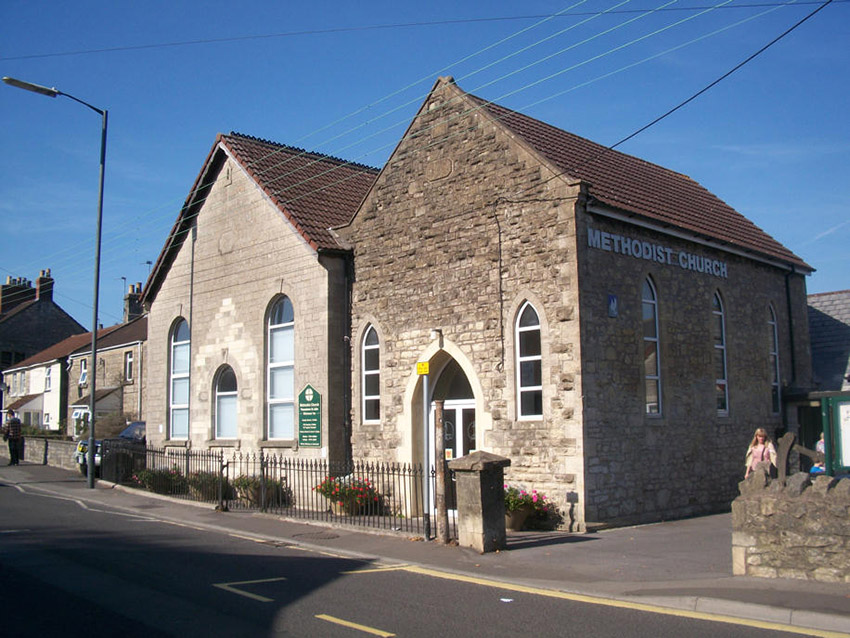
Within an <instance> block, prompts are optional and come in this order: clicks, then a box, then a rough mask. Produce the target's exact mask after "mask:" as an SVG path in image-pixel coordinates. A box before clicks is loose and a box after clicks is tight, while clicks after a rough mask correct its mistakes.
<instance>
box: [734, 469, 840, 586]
mask: <svg viewBox="0 0 850 638" xmlns="http://www.w3.org/2000/svg"><path fill="white" fill-rule="evenodd" d="M739 488H740V491H741V495H740V496H739V497H738V498H736V499H735V501H734V502H733V503H732V573H733V574H734V575H736V576H757V577H761V578H794V579H798V580H816V581H821V582H828V583H850V478H842V479H836V478H832V477H829V476H818V477H816V478H815V479H814V482H812V480H811V479H810V477H809V475H808V474H806V473H802V472H801V473H797V474H793V475H791V476H790V477H788V479H787V480H786V484H785V486H784V487H783V486H782V484H781V483H780V482H779V481H777V480H771V479H769V478H768V476H767V474H766V473H765V472H764V471H757V472H754V473H753V474H751V475H750V478H749V479H747V480H746V481H743V482H742V483H741V484H740V486H739Z"/></svg>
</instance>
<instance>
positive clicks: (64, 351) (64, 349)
mask: <svg viewBox="0 0 850 638" xmlns="http://www.w3.org/2000/svg"><path fill="white" fill-rule="evenodd" d="M118 327H120V326H110V327H109V328H102V329H101V330H98V331H97V338H98V339H103V338H104V337H105V336H106V335H108V334H109V333H110V332H112V331H113V330H115V329H116V328H118ZM86 345H88V350H89V351H91V332H83V333H80V334H78V335H71V336H70V337H68V338H67V339H63V340H62V341H60V342H59V343H56V344H53V345H52V346H50V347H49V348H45V349H44V350H42V351H41V352H37V353H35V354H34V355H33V356H31V357H28V358H26V359H24V360H23V361H21V362H19V363H16V364H15V365H13V366H10V367H9V368H8V369H7V370H6V372H11V371H13V370H18V369H21V368H28V367H30V366H35V365H38V364H41V363H48V362H52V361H55V360H56V359H62V358H64V357H67V356H69V355H70V354H72V353H73V352H76V351H78V350H80V349H81V348H85V347H86Z"/></svg>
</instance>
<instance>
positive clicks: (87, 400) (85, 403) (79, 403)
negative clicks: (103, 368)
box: [71, 386, 121, 408]
mask: <svg viewBox="0 0 850 638" xmlns="http://www.w3.org/2000/svg"><path fill="white" fill-rule="evenodd" d="M119 390H121V386H115V387H114V388H98V389H97V390H95V391H94V402H95V405H97V402H98V401H102V400H103V399H105V398H106V397H108V396H109V395H111V394H113V393H114V392H118V391H119ZM90 405H91V395H90V394H86V395H83V396H81V397H80V398H79V399H77V400H76V401H74V402H73V403H72V404H71V407H72V408H87V407H89V406H90Z"/></svg>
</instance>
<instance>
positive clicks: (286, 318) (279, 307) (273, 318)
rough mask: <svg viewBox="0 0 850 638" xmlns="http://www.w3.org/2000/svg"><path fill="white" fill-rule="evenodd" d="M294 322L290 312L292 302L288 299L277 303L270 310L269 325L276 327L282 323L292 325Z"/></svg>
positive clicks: (292, 313)
mask: <svg viewBox="0 0 850 638" xmlns="http://www.w3.org/2000/svg"><path fill="white" fill-rule="evenodd" d="M294 320H295V313H294V312H293V310H292V302H291V301H289V297H284V298H283V299H281V300H280V301H278V302H277V303H276V304H275V306H274V308H272V312H271V315H270V316H269V324H270V325H272V326H277V325H279V324H282V323H292V322H293V321H294Z"/></svg>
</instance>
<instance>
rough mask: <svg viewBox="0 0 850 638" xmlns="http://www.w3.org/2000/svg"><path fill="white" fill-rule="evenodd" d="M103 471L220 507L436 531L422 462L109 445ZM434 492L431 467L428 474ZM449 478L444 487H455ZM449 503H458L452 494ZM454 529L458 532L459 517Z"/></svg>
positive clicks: (453, 532)
mask: <svg viewBox="0 0 850 638" xmlns="http://www.w3.org/2000/svg"><path fill="white" fill-rule="evenodd" d="M103 452H104V456H103V461H102V472H103V478H104V479H106V480H110V481H113V482H116V483H124V484H129V485H133V486H135V487H138V488H142V489H146V490H150V491H152V492H157V493H159V494H166V495H169V496H173V497H177V498H185V499H188V500H195V501H202V502H209V503H217V504H218V506H219V508H220V509H222V510H225V511H226V510H256V511H263V512H268V513H272V514H278V515H281V516H287V517H292V518H299V519H307V520H317V521H324V522H333V523H342V524H345V525H354V526H361V527H369V528H378V529H384V530H392V531H399V532H404V533H413V534H422V535H425V534H426V530H427V532H428V533H431V529H430V528H432V527H433V525H432V524H430V523H432V521H430V520H428V521H426V518H425V516H424V515H423V509H424V499H423V492H422V489H423V478H424V476H423V475H424V471H423V468H422V466H421V465H413V464H399V463H377V462H361V461H351V462H346V463H332V462H329V461H327V460H324V459H295V458H291V457H285V456H279V455H274V454H265V453H264V452H262V451H260V452H247V453H245V452H234V453H232V454H225V453H223V452H221V451H209V450H189V449H186V450H173V449H169V450H165V449H155V448H141V449H139V448H138V447H137V448H135V449H131V448H127V447H114V448H112V447H110V448H108V449H107V448H104V451H103ZM428 480H429V485H430V489H431V493H432V494H433V492H434V485H435V475H434V471H433V468H431V471H430V472H429V473H428ZM453 486H454V482H453V481H452V480H451V479H450V480H448V481H447V489H450V490H453V489H454V487H453ZM449 502H452V503H453V502H454V498H450V500H449ZM449 521H450V522H449V535H450V536H451V537H452V538H456V537H457V531H456V524H455V517H454V516H450V518H449Z"/></svg>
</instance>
